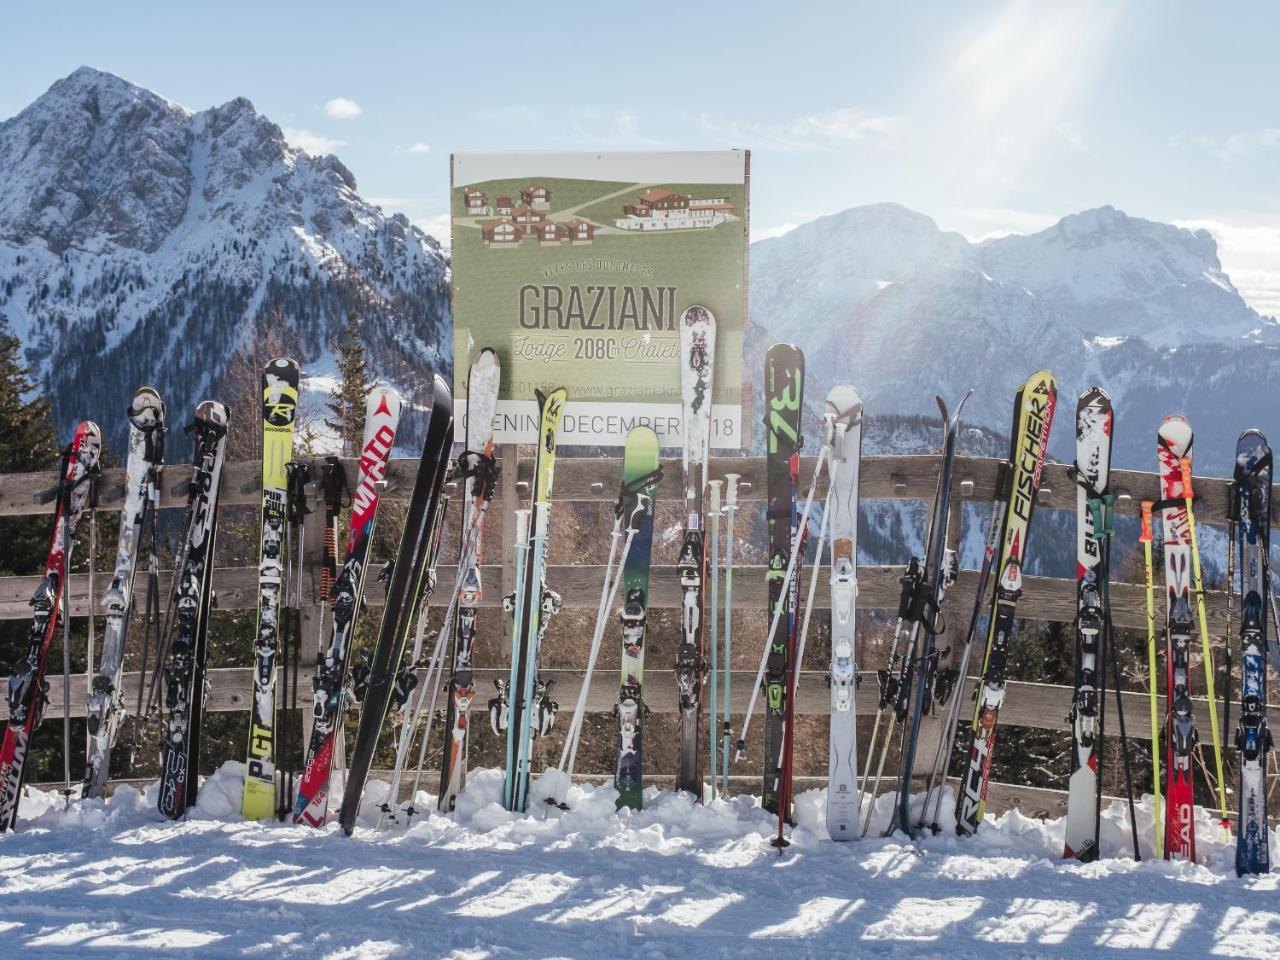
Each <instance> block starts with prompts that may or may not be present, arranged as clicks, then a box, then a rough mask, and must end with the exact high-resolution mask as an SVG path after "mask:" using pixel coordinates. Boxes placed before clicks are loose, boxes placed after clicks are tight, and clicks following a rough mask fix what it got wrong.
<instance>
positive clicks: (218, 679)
mask: <svg viewBox="0 0 1280 960" xmlns="http://www.w3.org/2000/svg"><path fill="white" fill-rule="evenodd" d="M500 458H501V461H502V474H501V480H500V481H499V490H498V492H497V494H496V495H495V497H494V501H493V504H492V507H491V510H490V520H489V524H488V528H487V531H486V539H487V541H488V543H487V545H486V555H487V556H488V557H501V558H503V562H502V563H501V564H494V565H488V566H485V567H484V568H483V574H484V578H485V584H486V590H485V596H484V600H483V601H482V605H484V606H497V605H499V604H500V603H501V597H502V596H504V595H505V594H506V593H508V592H509V591H510V589H511V584H512V582H513V574H514V571H513V568H512V559H511V558H512V554H513V551H512V550H510V549H508V546H509V545H510V543H511V541H512V538H513V534H514V519H513V504H515V503H517V502H518V501H519V500H521V499H523V498H525V497H527V494H528V490H529V486H530V480H531V475H532V467H533V465H532V462H531V461H530V460H528V459H521V458H520V457H518V455H517V450H516V448H515V447H505V448H502V449H501V451H500ZM940 462H941V460H940V457H939V456H938V455H919V456H892V457H879V456H873V457H864V458H863V460H862V465H861V477H860V496H861V499H862V500H863V501H864V502H866V501H891V500H915V501H924V502H925V503H926V504H927V503H929V502H931V501H932V499H933V497H934V496H935V491H936V484H937V472H938V468H939V465H940ZM663 465H664V476H663V479H662V481H661V483H660V485H659V488H658V503H659V505H661V504H662V503H663V502H674V501H678V500H681V499H682V497H683V490H682V486H681V480H680V465H679V461H678V460H668V461H664V464H663ZM318 466H319V463H318V462H317V467H318ZM344 466H345V468H346V469H347V471H348V475H349V479H350V480H351V484H352V486H353V487H354V483H355V462H354V461H344ZM416 467H417V461H416V460H393V461H392V462H391V464H390V468H389V470H388V473H387V482H386V487H385V490H384V493H383V496H384V497H386V498H388V499H389V500H395V499H399V498H404V497H405V496H407V494H408V491H409V490H410V489H411V488H412V485H413V479H414V472H415V470H416ZM813 467H814V458H804V459H803V460H802V461H801V491H802V493H803V491H805V490H806V489H807V487H808V482H809V478H810V476H811V471H812V470H813ZM260 470H261V468H260V465H259V464H258V463H256V462H234V463H229V464H227V466H226V468H225V470H224V479H223V488H222V494H221V502H222V504H223V505H224V506H233V505H250V504H257V503H258V502H259V496H260V490H261V481H260ZM999 470H1000V462H999V461H998V460H995V459H990V458H980V457H963V456H962V457H958V458H957V459H956V463H955V476H954V482H953V487H952V490H953V493H952V496H953V503H952V510H953V514H952V515H953V518H955V519H954V520H953V523H952V525H951V530H950V540H951V545H952V546H955V545H957V544H958V543H959V541H960V538H961V537H962V536H963V527H964V526H965V522H964V521H963V520H962V519H961V518H963V517H964V513H965V512H964V511H962V510H961V509H960V507H961V506H962V505H964V504H966V503H970V504H977V505H983V504H985V505H987V508H988V509H989V505H990V502H991V501H992V499H993V498H994V497H995V496H996V492H997V491H996V486H997V482H998V476H999ZM730 472H733V473H737V474H739V475H740V477H741V480H740V484H739V499H740V502H742V504H743V505H744V507H748V508H749V507H750V505H752V504H755V503H758V502H760V501H763V499H764V493H765V482H764V460H763V458H761V457H725V458H713V460H712V462H711V465H710V476H711V477H713V478H714V477H719V478H722V477H724V476H725V474H727V473H730ZM190 473H191V468H190V466H189V465H173V466H168V467H166V468H165V471H164V476H163V480H162V495H161V507H162V508H181V507H183V506H185V504H186V496H187V492H186V491H187V487H188V480H189V477H190ZM317 475H318V472H317ZM620 475H621V462H620V460H618V459H613V458H592V459H585V458H583V459H575V458H565V457H563V456H562V458H561V459H560V461H559V462H558V464H557V466H556V477H555V500H556V502H557V503H559V502H568V501H576V502H591V501H595V502H612V500H613V499H614V496H615V494H616V490H617V485H618V480H619V477H620ZM123 482H124V474H123V470H121V469H110V470H106V471H104V472H103V476H102V477H101V479H100V480H99V483H98V490H99V494H98V503H97V508H96V509H97V510H98V511H99V512H105V513H109V514H112V521H114V519H115V516H114V514H115V512H117V511H119V509H120V508H121V505H122V503H123V499H124V486H123ZM1194 483H1195V492H1196V495H1197V498H1198V499H1197V505H1196V518H1197V521H1198V522H1199V523H1200V524H1203V525H1223V524H1225V523H1226V522H1227V504H1228V489H1229V484H1228V482H1227V481H1226V480H1222V479H1218V478H1210V477H1197V478H1195V481H1194ZM56 484H57V475H56V474H55V473H52V472H49V473H40V474H8V475H0V516H15V515H31V516H35V515H40V514H47V513H50V512H51V511H52V509H53V491H54V490H55V489H56ZM451 486H452V485H451ZM1111 486H1112V491H1113V492H1114V493H1115V494H1116V513H1117V515H1119V516H1132V517H1136V516H1138V515H1140V512H1141V503H1142V501H1143V500H1156V499H1159V493H1158V479H1157V477H1156V475H1155V474H1153V473H1145V472H1137V471H1127V470H1116V471H1113V472H1112V474H1111ZM447 492H448V491H447ZM452 492H455V493H456V490H454V491H452ZM823 492H824V490H823V487H822V485H821V484H820V485H819V487H818V495H819V496H821V495H822V494H823ZM313 496H314V494H313ZM1274 496H1275V491H1274V490H1273V499H1274ZM1075 497H1076V493H1075V484H1074V481H1073V480H1072V478H1071V476H1070V473H1069V468H1068V467H1067V466H1066V465H1064V464H1052V463H1051V464H1048V465H1046V467H1045V471H1044V477H1043V482H1042V485H1041V488H1040V492H1039V494H1038V497H1037V504H1038V510H1039V511H1044V510H1074V509H1075ZM979 512H980V513H981V514H982V516H983V519H985V516H986V513H987V510H985V509H984V510H980V511H979ZM1037 516H1038V517H1039V516H1041V514H1040V513H1038V514H1037ZM1272 516H1273V517H1274V518H1275V521H1274V522H1275V523H1276V524H1277V525H1280V509H1275V510H1273V511H1272ZM100 522H105V520H103V521H100ZM322 523H323V511H322V510H320V509H317V510H315V511H313V512H312V513H311V514H309V515H308V517H307V520H306V525H307V529H306V534H305V537H306V541H305V542H306V556H305V557H304V569H303V593H304V605H303V610H302V615H303V631H304V636H314V635H315V631H316V629H317V628H318V618H319V617H320V613H321V608H320V606H319V603H318V597H319V583H320V566H321V553H320V551H321V543H322V536H321V533H322ZM1035 525H1036V523H1035V522H1034V521H1033V528H1034V526H1035ZM739 532H740V533H741V532H742V529H741V528H740V530H739ZM1031 543H1032V550H1033V551H1034V550H1035V545H1036V540H1035V533H1034V531H1033V536H1032V541H1031ZM446 559H448V558H446ZM603 569H604V568H603V566H602V565H599V564H587V563H577V564H569V565H555V564H553V565H550V566H549V567H548V570H547V582H548V584H550V585H552V586H553V587H554V588H555V589H556V590H557V591H559V592H560V593H561V595H562V597H563V601H564V605H565V606H566V607H569V608H594V607H595V605H596V604H597V602H598V599H599V595H600V584H601V580H602V577H603ZM903 572H904V567H903V566H872V567H868V566H861V567H859V569H858V600H857V602H858V607H859V609H860V610H896V608H897V605H898V596H899V591H900V584H899V578H900V577H901V576H902V574H903ZM107 576H108V575H107V574H103V573H99V574H97V583H96V585H95V589H96V591H97V594H98V595H97V596H94V597H93V598H92V603H93V613H94V614H95V615H98V616H101V615H102V613H103V610H102V607H101V593H102V589H103V588H104V587H105V585H106V581H107ZM977 577H978V575H977V572H976V571H973V570H964V571H961V572H960V575H959V577H958V579H957V582H956V584H955V585H954V586H953V587H952V589H951V590H950V591H949V593H948V595H947V598H946V600H945V602H944V614H945V615H946V616H947V619H948V622H951V623H956V624H965V623H967V621H968V617H969V612H970V610H971V608H972V605H973V601H974V594H975V591H976V589H977ZM439 578H440V582H441V583H450V582H452V579H453V570H452V569H451V568H450V567H449V566H448V564H447V563H442V564H441V567H440V570H439ZM145 579H146V578H145V577H141V576H140V577H139V578H138V586H137V593H138V603H139V606H140V607H141V604H142V602H143V598H144V595H145V591H146V583H145ZM87 580H88V575H87V574H83V573H81V574H75V575H73V576H72V578H71V583H70V588H71V599H70V602H69V605H68V606H69V609H70V612H71V615H72V616H75V617H83V616H85V615H86V614H87V613H88V612H89V609H90V607H89V604H90V600H91V598H90V597H89V596H88V582H87ZM38 582H39V578H38V577H35V576H29V577H6V578H0V620H16V619H24V618H26V617H28V616H29V615H30V607H29V605H28V600H29V599H30V597H31V594H32V591H33V590H34V589H35V587H36V585H37V584H38ZM256 586H257V569H256V568H255V567H249V566H244V567H219V568H217V569H216V570H215V573H214V589H215V591H216V594H217V606H218V609H219V610H247V609H252V608H254V607H256V605H257V592H256ZM160 588H161V590H163V591H166V592H167V590H168V575H167V574H163V575H162V576H161V584H160ZM826 594H827V591H826V590H823V589H819V590H818V592H817V600H816V604H817V607H818V608H822V609H825V608H826V606H827V599H828V598H827V596H826ZM367 600H368V602H369V604H370V605H371V606H377V605H379V604H381V602H382V587H381V585H380V584H378V583H375V582H373V578H370V583H369V585H368V594H367ZM765 602H766V599H765V583H764V568H763V567H762V566H758V565H757V566H741V565H739V566H736V567H735V574H734V595H733V605H734V609H735V611H743V610H755V611H761V610H763V609H764V606H765ZM984 602H986V601H985V598H984ZM1075 602H1076V600H1075V581H1074V580H1067V579H1057V578H1049V577H1030V576H1028V577H1025V578H1024V592H1023V597H1022V601H1021V604H1020V606H1019V615H1020V617H1022V618H1026V619H1034V620H1043V621H1057V622H1061V623H1070V622H1072V621H1073V620H1074V616H1075ZM1112 602H1113V619H1114V623H1115V626H1116V627H1117V628H1119V629H1143V630H1144V629H1145V628H1146V622H1147V621H1146V606H1145V602H1146V601H1145V588H1144V587H1143V585H1141V584H1135V583H1120V582H1117V583H1114V584H1113V586H1112ZM1206 603H1207V607H1208V614H1209V628H1210V631H1211V633H1212V634H1213V635H1214V636H1215V637H1218V638H1221V637H1222V636H1224V633H1225V631H1226V627H1227V621H1226V613H1227V597H1226V594H1225V593H1222V592H1220V591H1209V592H1207V593H1206ZM162 605H163V603H162ZM679 605H680V589H679V584H678V581H677V578H676V575H675V571H674V569H673V568H671V566H670V565H655V568H654V570H653V579H652V586H651V594H650V608H651V609H654V610H663V609H675V608H678V607H679ZM762 632H763V630H759V631H757V633H762ZM982 639H983V638H981V637H979V638H978V640H977V642H978V643H981V642H982ZM1228 642H1230V643H1232V644H1234V643H1236V642H1237V641H1236V640H1235V638H1234V637H1232V638H1230V639H1229V641H1228ZM247 643H248V639H246V644H247ZM762 644H763V637H762V636H759V635H756V636H752V635H750V634H746V635H743V634H741V633H739V632H735V646H738V645H741V647H739V650H742V649H744V648H745V649H748V650H752V651H754V652H753V653H752V654H751V657H750V660H751V662H753V663H754V662H755V659H756V658H757V657H758V656H759V651H760V649H761V646H762ZM307 648H309V649H307ZM314 654H315V649H314V646H313V645H311V644H304V651H303V665H302V668H301V688H302V689H303V690H307V689H309V683H310V674H311V671H312V668H313V666H314ZM308 655H310V661H311V662H308ZM647 666H648V670H647V672H646V679H645V700H646V703H647V705H648V706H649V708H650V709H651V710H652V711H653V712H655V713H660V714H661V713H674V712H675V710H676V703H677V697H676V689H675V680H674V675H673V673H672V672H671V670H669V669H666V667H668V666H669V665H667V664H661V663H653V662H650V663H649V664H648V665H647ZM504 671H505V668H501V669H499V668H492V669H478V670H477V677H478V680H479V681H480V682H481V683H485V682H487V681H488V680H489V678H491V677H494V676H497V675H499V673H500V672H504ZM549 673H551V674H552V675H555V676H556V677H557V679H558V686H557V688H556V690H557V695H558V697H559V699H560V702H561V704H562V709H563V710H566V711H567V710H570V709H572V705H573V703H574V702H575V701H576V698H577V693H578V690H579V687H580V684H581V681H582V672H581V670H578V671H573V670H560V671H549ZM753 679H754V671H748V670H742V671H740V672H738V671H735V676H734V687H733V693H734V697H733V702H734V710H735V712H737V713H741V712H742V711H743V710H745V707H746V701H747V698H748V696H749V695H750V684H751V681H752V680H753ZM867 679H868V680H869V684H863V686H862V689H863V690H864V691H866V692H865V693H864V694H863V695H861V696H859V697H858V712H859V713H860V714H872V713H874V712H875V696H874V691H875V681H874V678H873V677H869V678H867ZM136 686H137V674H130V675H128V676H126V679H125V689H126V690H127V691H129V693H128V694H127V695H126V698H125V701H126V704H132V703H134V702H136V699H135V697H134V695H133V692H134V691H136ZM968 686H971V685H968ZM968 686H966V687H965V688H964V689H963V690H958V692H957V693H956V694H955V695H957V696H967V695H968ZM250 687H251V680H250V668H249V667H242V668H226V669H215V670H211V671H210V674H209V693H208V696H207V698H206V709H207V710H210V711H242V710H247V709H248V706H249V690H250ZM71 689H72V703H71V713H72V715H73V716H83V715H84V699H85V690H86V677H85V676H84V675H79V676H77V677H73V678H72V685H71ZM615 696H616V687H615V686H614V685H613V684H610V683H604V682H602V683H597V684H593V686H592V691H591V696H590V699H589V700H588V703H587V709H588V710H589V711H593V712H594V711H607V710H610V709H612V706H613V702H614V698H615ZM1124 697H1125V700H1126V704H1125V707H1126V716H1127V717H1131V718H1132V719H1131V720H1130V723H1129V733H1130V736H1132V737H1135V738H1138V739H1145V738H1147V737H1148V735H1149V731H1148V729H1147V723H1146V719H1145V718H1146V715H1147V710H1146V697H1145V695H1140V694H1135V693H1126V694H1124ZM705 699H706V697H705V696H704V700H705ZM827 702H828V695H827V690H826V683H825V672H824V671H805V672H804V673H803V674H802V675H801V677H800V682H799V695H798V699H797V709H798V710H799V711H800V713H801V714H821V713H825V712H826V710H827ZM1070 705H1071V689H1070V687H1067V686H1059V685H1050V684H1038V683H1023V682H1011V683H1010V684H1009V689H1008V693H1007V696H1006V699H1005V703H1004V707H1003V709H1002V712H1001V722H1002V724H1016V725H1021V726H1024V727H1030V728H1036V729H1043V730H1067V729H1069V728H1070V725H1069V722H1068V720H1067V715H1068V712H1069V710H1070ZM1196 708H1197V712H1198V714H1199V723H1200V729H1201V730H1202V731H1205V732H1206V734H1207V731H1208V709H1207V704H1206V703H1205V702H1204V701H1203V700H1200V701H1198V702H1197V703H1196ZM484 709H485V703H484V699H483V698H481V697H477V698H476V700H475V701H474V703H473V710H484ZM61 711H62V685H61V684H60V683H54V684H53V685H52V689H51V691H50V705H49V715H50V716H57V715H59V714H60V713H61ZM305 712H306V711H304V713H305ZM1232 713H1233V715H1235V716H1238V715H1239V710H1238V706H1233V708H1232ZM1269 715H1270V718H1271V722H1272V724H1273V725H1274V726H1275V727H1280V709H1277V708H1276V707H1272V708H1271V709H1270V714H1269ZM962 716H963V711H962ZM6 717H7V705H6V704H4V703H2V702H0V720H3V719H5V718H6ZM1112 729H1113V727H1112V726H1111V725H1110V724H1109V725H1108V730H1109V731H1111V730H1112ZM936 736H937V731H936V729H934V730H931V731H926V732H925V733H923V734H922V737H923V739H924V740H925V742H926V743H927V742H928V741H930V740H931V739H933V738H936ZM1230 738H1231V734H1230V733H1228V734H1227V735H1226V739H1228V741H1229V740H1230ZM934 742H936V740H935V741H934ZM921 755H922V756H930V757H931V756H932V753H931V752H930V751H929V750H928V748H927V747H926V748H923V752H922V754H921ZM1064 796H1065V795H1064V794H1061V793H1060V792H1058V791H1052V790H1040V789H1036V788H1031V787H1022V786H1010V785H993V788H992V796H991V806H992V808H993V809H1001V808H1004V807H1006V806H1010V805H1026V804H1027V803H1028V802H1031V803H1032V806H1033V807H1034V809H1035V810H1036V811H1038V812H1044V813H1052V812H1056V811H1059V810H1061V809H1062V808H1063V806H1064V800H1063V797H1064Z"/></svg>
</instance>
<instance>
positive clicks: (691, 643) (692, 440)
mask: <svg viewBox="0 0 1280 960" xmlns="http://www.w3.org/2000/svg"><path fill="white" fill-rule="evenodd" d="M715 356H716V319H715V317H714V316H713V315H712V313H711V311H710V310H708V309H707V308H706V307H702V306H691V307H689V308H688V309H686V310H685V311H684V313H683V314H682V315H681V317H680V393H681V398H682V402H683V423H684V446H683V449H682V453H683V456H682V463H681V465H682V467H683V471H684V508H685V521H684V535H683V539H682V541H681V544H680V555H679V558H678V559H677V561H676V572H677V574H678V575H679V577H680V593H681V631H682V635H681V640H680V645H679V646H678V647H677V650H676V689H677V691H678V692H679V696H680V709H679V716H678V718H677V721H676V724H677V726H676V737H677V744H676V789H677V790H686V791H688V792H689V793H692V794H693V796H694V797H695V799H697V800H698V801H699V802H701V800H702V749H701V747H700V746H699V740H700V737H699V728H700V726H701V722H702V683H703V679H704V678H703V649H702V647H703V636H702V634H703V620H704V612H705V607H706V603H705V596H704V588H705V584H706V576H707V555H706V544H705V542H704V540H703V529H704V527H705V518H704V516H703V513H704V510H705V506H704V500H705V495H706V489H707V464H708V461H707V458H708V455H709V453H710V448H711V377H712V373H713V370H714V367H715Z"/></svg>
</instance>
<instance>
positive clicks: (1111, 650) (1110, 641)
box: [1099, 528, 1142, 862]
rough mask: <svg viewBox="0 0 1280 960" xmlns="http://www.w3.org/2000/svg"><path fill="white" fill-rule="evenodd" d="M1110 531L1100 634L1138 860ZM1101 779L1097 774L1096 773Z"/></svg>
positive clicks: (1138, 858) (1137, 858)
mask: <svg viewBox="0 0 1280 960" xmlns="http://www.w3.org/2000/svg"><path fill="white" fill-rule="evenodd" d="M1112 532H1114V531H1111V530H1110V528H1108V537H1107V542H1106V544H1105V545H1104V546H1103V553H1102V564H1103V571H1104V572H1105V574H1106V576H1105V577H1103V579H1102V609H1103V611H1104V613H1103V621H1102V627H1103V637H1104V643H1105V644H1106V656H1107V659H1108V660H1110V661H1111V685H1112V686H1113V687H1114V688H1115V693H1116V724H1117V725H1118V726H1119V728H1120V757H1121V759H1123V760H1124V783H1125V790H1126V792H1127V795H1128V799H1129V832H1130V834H1131V835H1132V837H1133V859H1134V861H1135V862H1136V861H1139V860H1141V859H1142V855H1141V854H1140V853H1139V852H1138V814H1137V811H1136V809H1135V806H1134V800H1133V767H1132V765H1131V763H1130V760H1129V732H1128V730H1127V729H1126V728H1125V723H1124V695H1123V694H1122V693H1121V692H1120V659H1119V657H1117V656H1116V644H1115V627H1114V626H1113V625H1112V622H1111V537H1110V534H1111V533H1112ZM1099 782H1101V777H1099Z"/></svg>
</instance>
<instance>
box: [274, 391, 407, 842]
mask: <svg viewBox="0 0 1280 960" xmlns="http://www.w3.org/2000/svg"><path fill="white" fill-rule="evenodd" d="M399 425H400V397H399V395H398V394H397V393H396V392H395V391H394V390H392V389H391V388H390V387H375V388H374V390H373V391H372V392H371V393H370V394H369V398H368V401H367V403H366V407H365V417H364V440H363V443H362V444H361V447H360V462H359V474H358V479H357V481H356V489H355V493H354V494H353V495H352V498H351V529H350V531H349V532H348V534H347V544H346V555H345V560H344V562H343V565H342V570H341V572H340V573H339V574H338V578H337V580H336V581H335V582H334V584H333V597H332V601H331V603H330V606H331V607H332V609H333V623H332V625H331V627H330V630H329V636H328V642H327V644H326V645H325V648H324V650H323V652H322V656H321V658H320V662H319V664H318V665H317V668H316V674H315V677H314V678H313V679H312V681H311V683H312V691H313V694H312V697H313V699H312V726H311V738H310V740H309V741H308V744H307V755H306V759H305V760H304V761H303V764H302V776H301V778H300V780H299V782H298V796H297V799H296V800H295V801H294V807H293V820H294V822H295V823H307V824H309V825H311V826H313V827H318V826H320V825H321V824H323V823H324V821H325V817H326V816H327V814H328V810H329V778H330V775H331V774H332V772H333V761H334V753H335V750H336V749H337V741H338V738H339V737H340V736H341V734H342V713H343V709H344V708H345V706H346V699H347V691H346V685H347V673H348V670H349V668H350V663H351V653H352V644H353V642H354V639H355V626H356V615H357V614H358V613H359V612H360V610H361V609H362V608H363V606H364V584H365V575H366V573H367V571H368V561H369V546H370V543H371V542H372V540H373V531H374V523H375V521H376V520H377V516H378V503H379V501H380V499H381V496H382V484H383V482H384V479H385V477H386V475H387V461H388V459H389V458H390V457H391V448H392V447H393V446H394V445H395V440H396V429H397V428H398V427H399ZM334 467H335V469H338V470H341V466H340V465H334ZM330 477H331V478H332V477H333V474H332V473H331V474H330ZM344 486H345V481H338V480H336V478H334V479H332V482H330V483H329V484H328V485H327V489H328V490H329V493H327V494H326V501H327V502H328V504H329V506H327V507H326V518H328V516H329V515H332V516H333V518H334V520H335V521H336V516H337V509H336V508H337V507H339V506H340V505H341V498H342V493H341V491H342V488H343V487H344Z"/></svg>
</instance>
